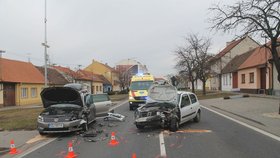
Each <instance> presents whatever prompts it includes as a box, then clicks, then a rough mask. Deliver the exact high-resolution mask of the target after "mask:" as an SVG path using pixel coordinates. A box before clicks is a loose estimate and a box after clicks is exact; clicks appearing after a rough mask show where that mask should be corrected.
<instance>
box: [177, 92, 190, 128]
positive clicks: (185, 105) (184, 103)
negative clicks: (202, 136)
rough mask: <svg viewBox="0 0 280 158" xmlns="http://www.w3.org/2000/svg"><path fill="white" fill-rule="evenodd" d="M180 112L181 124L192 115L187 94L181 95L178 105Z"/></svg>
mask: <svg viewBox="0 0 280 158" xmlns="http://www.w3.org/2000/svg"><path fill="white" fill-rule="evenodd" d="M179 107H180V111H181V123H183V122H186V121H188V120H190V117H191V116H192V114H193V110H192V106H191V101H190V97H189V95H188V94H182V95H181V101H180V104H179Z"/></svg>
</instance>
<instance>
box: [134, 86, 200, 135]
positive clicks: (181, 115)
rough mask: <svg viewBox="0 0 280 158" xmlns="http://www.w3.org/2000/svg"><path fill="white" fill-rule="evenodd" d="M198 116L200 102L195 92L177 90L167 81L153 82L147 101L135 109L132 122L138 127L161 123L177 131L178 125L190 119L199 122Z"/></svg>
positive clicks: (164, 126)
mask: <svg viewBox="0 0 280 158" xmlns="http://www.w3.org/2000/svg"><path fill="white" fill-rule="evenodd" d="M200 117H201V109H200V104H199V102H198V99H197V97H196V95H195V94H193V93H191V92H183V91H177V89H176V88H175V87H174V86H172V85H170V84H168V83H162V84H158V83H155V84H153V85H152V86H151V87H150V89H149V92H148V100H147V103H146V104H145V105H143V106H142V107H139V108H138V109H137V110H136V111H135V122H134V123H135V125H136V127H137V128H138V129H142V128H144V127H145V126H154V125H161V126H162V127H163V128H169V129H170V131H177V130H178V128H179V125H181V124H183V123H185V122H187V121H190V120H194V122H199V121H200Z"/></svg>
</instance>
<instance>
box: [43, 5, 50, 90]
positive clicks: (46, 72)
mask: <svg viewBox="0 0 280 158" xmlns="http://www.w3.org/2000/svg"><path fill="white" fill-rule="evenodd" d="M44 22H45V42H44V43H42V45H43V46H44V47H45V52H44V59H45V88H46V87H47V86H48V69H47V60H48V57H47V48H49V47H50V46H48V42H47V0H45V19H44Z"/></svg>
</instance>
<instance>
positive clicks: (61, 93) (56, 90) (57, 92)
mask: <svg viewBox="0 0 280 158" xmlns="http://www.w3.org/2000/svg"><path fill="white" fill-rule="evenodd" d="M40 95H41V99H42V102H43V106H44V108H48V107H50V106H51V105H54V104H75V105H79V106H83V101H82V98H81V94H80V93H79V92H78V91H77V90H75V89H73V88H71V87H49V88H45V89H44V90H43V91H42V92H41V94H40Z"/></svg>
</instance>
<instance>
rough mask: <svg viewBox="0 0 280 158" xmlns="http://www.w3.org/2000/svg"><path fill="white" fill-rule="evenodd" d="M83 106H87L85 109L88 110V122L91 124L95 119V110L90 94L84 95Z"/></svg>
mask: <svg viewBox="0 0 280 158" xmlns="http://www.w3.org/2000/svg"><path fill="white" fill-rule="evenodd" d="M85 104H86V106H87V109H88V110H89V114H88V122H89V123H91V122H93V121H94V120H95V117H96V109H95V105H94V103H93V97H92V95H91V94H87V95H85Z"/></svg>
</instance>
